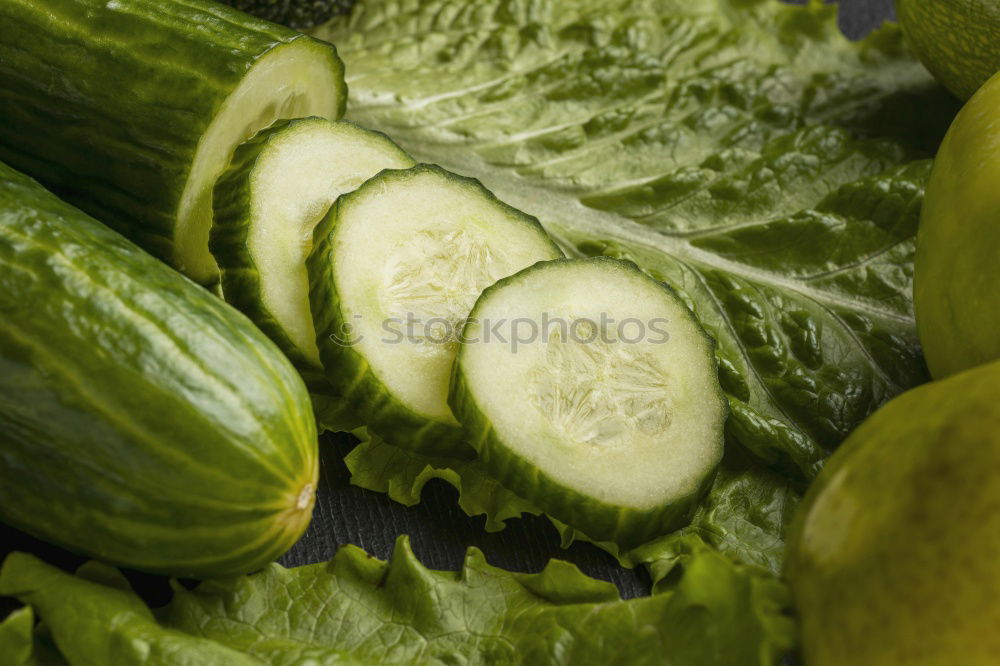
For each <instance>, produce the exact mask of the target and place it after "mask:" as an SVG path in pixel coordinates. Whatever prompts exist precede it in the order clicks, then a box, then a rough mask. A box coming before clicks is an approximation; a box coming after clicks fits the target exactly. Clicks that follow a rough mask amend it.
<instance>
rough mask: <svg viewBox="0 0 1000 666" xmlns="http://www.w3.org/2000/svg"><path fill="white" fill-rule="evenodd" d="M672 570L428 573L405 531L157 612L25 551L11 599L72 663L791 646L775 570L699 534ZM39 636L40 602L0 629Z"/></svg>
mask: <svg viewBox="0 0 1000 666" xmlns="http://www.w3.org/2000/svg"><path fill="white" fill-rule="evenodd" d="M671 571H672V573H671V576H670V578H671V580H670V583H669V585H666V586H664V588H663V591H662V592H661V593H659V594H654V595H652V596H649V597H643V598H639V599H631V600H628V601H622V600H621V599H620V598H619V597H618V593H617V590H616V589H615V587H614V586H613V585H612V584H610V583H605V582H602V581H597V580H594V579H592V578H588V577H587V576H585V575H583V574H582V573H580V571H579V570H577V569H576V568H575V567H574V566H573V565H570V564H568V563H566V562H561V561H558V560H553V561H551V562H550V563H549V564H548V566H547V567H546V568H545V569H544V570H543V571H542V572H541V573H537V574H521V573H511V572H507V571H503V570H501V569H497V568H495V567H492V566H490V565H489V564H487V563H486V561H485V559H484V557H483V555H482V553H481V552H479V551H478V550H476V549H470V550H469V552H468V554H467V556H466V559H465V565H464V567H463V569H462V570H461V571H460V572H441V571H431V570H429V569H426V568H425V567H424V566H423V565H422V564H420V562H419V561H418V560H417V559H416V557H415V556H414V555H413V552H412V551H411V550H410V547H409V544H408V542H407V540H406V538H405V537H401V538H400V540H399V541H398V542H397V544H396V549H395V553H394V555H393V557H392V558H391V560H390V561H389V562H382V561H380V560H377V559H374V558H372V557H370V556H368V555H367V554H366V553H365V552H364V551H362V550H361V549H359V548H357V547H354V546H345V547H344V548H342V549H341V550H340V551H339V552H338V553H337V555H336V556H335V558H334V559H333V560H332V561H330V562H329V563H322V564H314V565H308V566H303V567H298V568H295V569H285V568H283V567H281V566H280V565H278V564H272V565H270V566H268V567H267V568H265V569H264V570H263V571H261V572H259V573H257V574H253V575H250V576H242V577H237V578H231V579H225V580H217V581H207V582H204V583H202V584H200V585H199V586H198V587H197V588H195V589H194V590H188V589H187V588H185V587H183V586H181V585H179V584H175V586H174V587H175V591H174V598H173V599H172V601H171V602H170V604H169V605H168V606H166V607H165V608H162V609H159V610H158V611H157V612H156V614H155V615H154V614H153V612H152V611H150V610H149V609H148V608H147V607H146V606H145V605H144V604H143V603H142V601H141V600H140V599H139V598H138V597H137V596H136V595H135V594H134V593H132V591H131V590H129V589H128V586H127V583H125V582H124V579H123V578H122V577H121V576H120V575H119V574H117V572H116V571H115V570H114V569H110V568H108V567H105V566H103V565H95V564H93V563H90V564H88V565H85V568H84V569H82V570H81V571H80V572H78V573H77V575H75V576H74V575H71V574H68V573H65V572H62V571H60V570H58V569H55V568H53V567H51V566H49V565H47V564H45V563H43V562H42V561H40V560H38V559H37V558H35V557H33V556H31V555H26V554H23V553H14V554H12V555H10V556H9V557H8V559H7V561H6V562H5V563H4V566H3V569H2V571H0V594H14V595H16V596H17V597H19V598H20V599H21V600H22V601H24V602H26V603H29V604H31V605H32V606H33V607H34V608H35V609H36V610H37V611H38V613H39V614H40V615H41V617H42V618H43V620H44V621H45V623H46V625H45V626H46V627H48V628H49V629H50V630H51V633H52V635H53V636H54V638H55V644H56V645H58V647H59V649H60V650H61V651H62V652H63V654H65V655H67V656H69V657H70V661H71V662H72V663H73V664H121V665H122V666H128V665H130V664H167V663H170V664H216V663H218V664H227V666H228V665H229V664H293V663H295V664H300V663H315V664H382V665H385V666H391V665H392V664H454V663H463V664H515V663H519V664H539V665H542V664H573V665H574V666H586V665H587V664H600V665H602V666H604V665H605V664H619V663H620V664H630V665H631V664H685V665H691V666H693V665H698V666H708V665H712V664H718V665H719V666H740V665H742V664H747V665H757V664H774V663H777V661H778V660H779V659H780V658H781V657H782V656H783V655H784V654H785V653H786V652H787V651H788V650H789V649H790V647H791V645H792V634H793V631H792V624H791V620H790V619H789V618H788V617H787V615H786V614H785V609H786V608H787V603H788V597H787V590H786V589H785V587H784V586H783V585H782V584H781V583H780V582H779V581H778V580H777V579H776V578H774V577H773V576H771V575H770V574H767V573H765V572H763V571H761V570H759V569H756V568H754V567H748V566H744V565H739V564H736V563H735V562H734V561H733V560H732V559H730V558H728V557H726V556H725V555H722V554H720V553H718V552H717V551H715V550H713V549H711V548H709V547H707V546H705V545H704V544H703V543H701V541H700V540H698V539H690V540H689V543H687V544H684V545H680V544H679V547H678V549H677V552H676V557H675V561H674V562H673V563H672V566H671ZM26 618H27V619H26ZM8 635H14V636H16V638H15V639H14V641H13V642H10V639H8V638H7V636H8ZM30 637H31V610H25V611H21V612H20V614H19V615H18V616H16V617H13V618H12V619H8V620H7V621H6V622H5V623H4V624H2V625H0V648H2V647H5V646H11V645H12V646H14V647H15V648H17V649H18V650H20V651H19V652H17V653H16V654H28V653H27V652H26V651H25V648H23V647H21V646H23V645H24V644H25V641H30ZM5 641H6V642H5ZM29 644H30V643H29ZM29 649H30V648H29ZM12 654H13V653H12ZM20 663H25V664H32V663H35V662H31V661H22V662H20Z"/></svg>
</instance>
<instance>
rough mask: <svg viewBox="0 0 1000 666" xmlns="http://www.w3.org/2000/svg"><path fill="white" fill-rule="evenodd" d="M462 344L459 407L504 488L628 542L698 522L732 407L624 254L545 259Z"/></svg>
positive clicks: (685, 325) (709, 350)
mask: <svg viewBox="0 0 1000 666" xmlns="http://www.w3.org/2000/svg"><path fill="white" fill-rule="evenodd" d="M498 333H499V335H498ZM462 338H463V340H462V345H461V348H460V350H459V352H458V356H457V360H456V363H455V370H454V377H453V379H452V385H451V395H450V404H451V407H452V409H453V410H454V413H455V416H456V417H458V420H459V421H461V423H462V425H463V427H464V430H465V434H466V439H467V441H468V442H469V443H470V444H471V445H472V446H473V447H474V448H475V449H476V450H477V451H478V452H479V455H480V457H481V460H482V462H483V464H484V465H485V466H486V468H487V469H488V470H489V471H490V473H491V474H493V475H494V476H495V477H496V478H497V479H498V480H499V481H500V482H501V483H503V484H504V485H505V486H507V487H509V488H510V489H511V490H513V491H514V492H515V493H517V494H519V495H521V496H522V497H524V498H525V499H527V500H529V501H531V502H533V503H535V504H536V505H537V506H538V507H539V508H541V509H542V510H543V511H545V512H546V513H548V514H549V515H551V516H552V517H554V518H556V519H558V520H560V521H562V522H565V523H567V524H569V525H571V526H573V527H576V528H577V529H579V530H580V531H581V532H583V533H584V534H586V535H587V536H588V537H589V538H591V539H595V540H600V541H613V542H615V543H617V544H619V545H620V546H626V547H629V546H635V545H639V544H641V543H644V542H645V541H647V540H649V539H650V538H653V537H656V536H659V535H661V534H665V533H667V532H669V531H670V530H672V529H675V528H677V527H679V526H681V525H682V524H683V523H685V522H686V521H687V520H689V519H690V515H691V513H692V511H693V510H694V508H695V505H696V504H697V502H698V500H699V499H700V498H701V496H702V494H703V492H704V491H705V489H706V488H707V486H708V484H709V483H710V481H711V479H712V476H713V473H714V470H715V469H716V467H717V465H718V463H719V461H720V460H721V458H722V450H723V426H724V423H725V419H726V415H727V411H728V407H727V403H726V400H725V397H724V394H723V392H722V388H721V386H720V385H719V378H718V369H717V366H716V361H715V353H714V351H715V349H714V348H715V343H714V342H713V341H712V339H711V338H709V337H708V335H707V334H706V333H705V332H704V330H703V329H702V328H701V326H699V324H698V323H697V321H696V320H695V319H694V316H693V315H692V314H691V312H690V310H688V309H687V307H685V305H684V304H683V303H682V302H681V301H680V299H679V298H677V296H676V295H675V294H674V293H673V292H672V291H670V290H669V288H667V287H666V286H665V285H663V284H661V283H659V282H657V281H655V280H653V279H652V278H650V277H648V276H647V275H645V274H644V273H642V272H641V271H640V270H639V269H638V268H636V267H635V266H634V265H633V264H631V263H627V262H622V261H618V260H615V259H609V258H603V257H602V258H594V259H568V260H561V261H551V262H545V263H540V264H537V265H535V266H532V267H530V268H527V269H525V270H523V271H521V272H519V273H517V274H515V275H513V276H511V277H508V278H506V279H503V280H500V281H499V282H498V283H497V284H495V285H494V286H492V287H490V288H489V289H487V290H486V291H485V292H483V295H482V296H480V298H479V300H478V301H477V302H476V305H475V307H474V308H473V310H472V313H471V315H470V318H469V322H468V324H467V325H466V327H465V330H464V331H463V336H462Z"/></svg>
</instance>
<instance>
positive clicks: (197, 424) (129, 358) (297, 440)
mask: <svg viewBox="0 0 1000 666" xmlns="http://www.w3.org/2000/svg"><path fill="white" fill-rule="evenodd" d="M316 448H317V443H316V426H315V421H314V419H313V415H312V410H311V407H310V404H309V396H308V393H307V392H306V388H305V386H304V385H303V383H302V380H301V379H300V377H299V375H298V373H297V372H296V371H295V369H294V368H293V367H292V365H291V363H290V362H289V361H288V360H287V359H286V358H285V357H284V355H283V354H282V353H281V352H280V351H279V350H278V349H277V347H275V346H274V344H273V343H271V341H270V340H268V339H267V338H266V337H265V336H264V334H263V333H261V332H260V331H258V330H257V329H256V328H255V327H254V326H253V325H252V324H251V323H250V321H249V320H248V319H246V318H245V317H244V316H243V315H241V314H239V313H238V312H237V311H236V310H234V309H232V308H231V307H229V306H228V305H226V304H225V303H223V302H222V300H221V299H218V298H216V297H215V296H213V295H212V294H211V293H210V292H209V291H208V290H206V289H203V288H201V287H199V286H198V285H196V284H194V283H193V282H191V281H189V280H188V279H186V278H184V277H183V276H181V275H180V274H179V273H176V272H175V271H173V270H171V269H170V268H169V267H168V266H166V265H165V264H163V263H161V262H159V261H157V260H156V259H154V258H153V257H151V256H150V255H148V254H146V253H145V252H143V251H142V250H140V249H139V248H138V247H136V246H135V245H133V244H132V243H131V242H129V241H128V240H126V239H125V238H123V237H122V236H120V235H119V234H117V233H116V232H114V231H112V230H111V229H109V228H107V227H105V226H103V225H101V224H100V223H98V222H97V221H96V220H94V219H92V218H90V217H88V216H87V215H86V214H84V213H82V212H81V211H79V210H77V209H75V208H73V207H72V206H70V205H68V204H66V203H63V202H62V201H60V200H59V199H58V198H56V197H55V196H54V195H52V194H51V193H49V192H47V191H46V190H45V189H43V188H42V187H41V186H40V185H39V184H38V183H36V182H35V181H33V180H31V179H30V178H28V177H27V176H25V175H23V174H20V173H18V172H17V171H14V170H13V169H11V168H10V167H8V166H6V165H3V164H0V520H2V521H4V522H7V523H9V524H11V525H14V526H15V527H18V528H19V529H22V530H24V531H26V532H29V533H31V534H33V535H35V536H37V537H39V538H41V539H44V540H46V541H50V542H52V543H55V544H58V545H61V546H63V547H65V548H68V549H70V550H73V551H76V552H79V553H82V554H85V555H88V556H91V557H95V558H99V559H101V560H104V561H106V562H110V563H113V564H118V565H123V566H127V567H132V568H135V569H141V570H145V571H150V572H155V573H166V574H171V575H175V576H189V577H197V578H201V577H214V576H223V575H230V574H238V573H245V572H247V571H251V570H253V569H256V568H258V567H260V566H262V565H264V564H266V563H267V562H269V561H271V560H273V559H274V558H275V557H277V556H278V555H280V554H281V553H283V552H284V551H285V550H287V549H288V548H289V547H290V546H291V545H292V544H293V543H294V542H295V541H296V540H297V539H298V537H299V536H300V535H301V534H302V532H303V531H304V530H305V528H306V526H307V525H308V523H309V519H310V516H311V514H312V506H313V495H314V488H315V484H316V479H317V473H318V464H317V450H316Z"/></svg>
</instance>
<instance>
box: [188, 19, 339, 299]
mask: <svg viewBox="0 0 1000 666" xmlns="http://www.w3.org/2000/svg"><path fill="white" fill-rule="evenodd" d="M339 74H340V73H339V72H338V71H336V70H335V69H332V68H331V66H330V54H329V52H328V50H327V47H325V46H322V45H320V44H318V43H317V42H315V41H312V40H309V39H304V38H303V39H297V40H294V41H292V42H289V43H288V44H285V45H283V46H279V47H277V48H275V49H272V50H271V51H269V52H268V53H266V54H264V55H263V56H261V57H260V58H259V59H258V60H257V62H256V63H255V64H254V65H253V67H252V68H251V69H250V71H249V72H248V73H247V75H246V76H245V77H244V78H243V80H242V81H241V82H240V84H239V86H237V87H236V89H235V90H233V92H232V93H231V94H230V95H229V97H228V98H227V99H226V101H225V102H224V103H223V105H222V108H221V109H220V110H219V112H218V113H217V114H216V116H215V118H214V120H213V121H212V123H211V124H210V125H209V127H208V130H207V131H206V132H205V134H204V135H203V136H202V138H201V141H200V142H199V144H198V149H197V151H196V152H195V156H194V160H193V163H192V165H191V171H190V173H189V175H188V179H187V184H186V185H185V188H184V192H183V195H182V197H181V202H180V205H179V207H178V213H177V226H176V227H175V231H174V234H175V238H174V242H175V250H174V251H175V255H176V256H175V257H174V265H175V266H177V267H178V268H179V269H180V270H182V271H183V272H184V273H185V274H187V275H188V276H189V277H191V278H192V279H194V280H196V281H199V282H206V283H207V282H212V281H214V280H215V279H216V278H217V276H218V266H217V264H216V262H215V259H214V258H213V257H212V254H211V253H210V252H209V249H208V237H209V230H210V228H211V225H212V189H213V188H214V187H215V182H216V180H217V179H218V178H219V176H220V175H221V174H222V172H223V171H224V170H225V168H226V165H227V164H228V163H229V160H230V158H231V157H232V155H233V152H234V151H235V149H236V147H237V146H239V145H240V144H241V143H243V142H244V141H246V140H247V139H249V138H250V137H252V136H253V135H255V134H256V133H257V132H258V131H260V130H262V129H264V128H265V127H268V126H269V125H271V124H272V123H273V122H274V121H275V120H279V119H282V118H298V117H303V116H320V117H323V118H329V119H332V120H336V119H337V117H339V115H340V113H341V109H342V108H343V104H342V99H341V96H342V95H343V94H344V88H343V85H342V80H341V79H340V78H339Z"/></svg>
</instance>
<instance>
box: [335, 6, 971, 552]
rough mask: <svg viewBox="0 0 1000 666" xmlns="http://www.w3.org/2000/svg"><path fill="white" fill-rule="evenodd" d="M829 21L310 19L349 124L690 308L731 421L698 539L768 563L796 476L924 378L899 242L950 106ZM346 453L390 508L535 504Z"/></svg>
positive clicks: (412, 15) (634, 16)
mask: <svg viewBox="0 0 1000 666" xmlns="http://www.w3.org/2000/svg"><path fill="white" fill-rule="evenodd" d="M835 14H836V8H835V6H831V5H824V4H822V3H820V2H818V1H814V2H811V3H810V4H808V5H807V6H790V5H786V4H782V3H779V2H777V1H776V0H483V1H482V2H475V3H468V2H464V0H366V1H365V2H363V3H359V4H358V5H357V6H356V7H355V10H354V11H353V12H352V13H351V14H350V16H347V17H341V18H338V19H335V20H333V21H332V22H330V23H329V24H327V25H325V26H323V27H321V28H320V29H318V31H317V32H316V34H317V35H318V36H321V37H324V38H327V39H330V40H331V41H333V42H335V43H336V44H337V46H338V49H339V52H340V54H341V56H342V57H343V58H344V60H345V62H346V64H347V72H348V82H349V85H350V89H351V98H350V102H349V110H348V117H349V118H351V119H353V120H355V121H356V122H359V123H361V124H364V125H368V126H371V127H375V128H377V129H380V130H383V131H386V132H388V133H389V134H390V135H391V136H392V137H393V138H394V139H395V140H397V141H398V142H399V143H400V144H401V145H402V146H403V147H404V148H406V149H407V150H408V151H409V152H410V153H411V154H413V155H414V156H415V157H417V158H418V159H422V160H424V161H429V162H436V163H439V164H442V165H444V166H445V167H447V168H450V169H452V170H454V171H457V172H459V173H463V174H465V175H470V176H474V177H477V178H479V179H480V180H482V181H483V182H484V183H485V184H486V185H487V187H489V188H490V189H492V190H493V191H494V192H496V193H497V195H498V196H499V197H500V198H501V199H504V200H505V201H508V202H510V203H511V204H513V205H515V206H517V207H519V208H521V209H523V210H525V211H527V212H529V213H531V214H533V215H535V216H537V217H538V218H539V219H540V220H541V221H542V223H543V224H544V225H545V227H546V229H548V231H549V232H550V233H551V234H552V235H553V236H554V237H555V238H556V239H557V240H558V241H559V242H560V244H561V245H562V246H563V247H564V249H565V250H566V251H567V253H568V254H570V255H577V256H579V255H596V254H604V255H611V256H616V257H624V258H628V259H631V260H633V261H635V262H636V263H637V264H639V265H640V266H641V267H642V268H643V269H644V270H646V271H647V272H649V273H650V274H651V275H653V276H654V277H656V278H658V279H661V280H663V281H664V282H666V283H668V284H670V285H671V286H672V287H674V288H675V289H676V291H678V293H680V294H681V295H682V297H683V298H684V299H686V302H687V305H688V306H689V307H690V308H691V309H692V311H693V312H694V313H695V314H696V316H697V317H698V319H699V321H700V322H701V323H702V325H703V326H704V327H705V328H706V329H707V330H708V331H709V332H710V333H711V335H712V336H713V337H715V339H716V340H717V341H718V344H719V347H718V360H719V365H720V376H721V380H722V384H723V387H724V389H725V390H726V393H727V395H728V398H729V402H730V406H731V412H732V414H731V417H730V419H729V421H728V425H727V436H728V439H729V442H730V443H729V447H728V448H729V449H730V452H729V453H727V462H726V464H725V465H724V466H723V470H722V472H721V474H720V478H719V480H718V481H717V482H716V484H715V487H714V488H713V490H712V491H711V493H710V495H709V497H708V499H707V501H706V503H705V506H703V507H702V510H701V511H700V513H699V516H698V518H696V520H695V524H694V525H693V526H692V528H690V530H689V531H694V532H696V533H698V534H700V535H701V536H703V537H704V538H705V539H706V540H707V541H708V542H709V543H712V544H714V545H716V546H717V547H719V548H721V549H723V550H728V551H731V552H734V553H737V554H739V555H740V556H741V557H744V558H746V559H747V560H748V561H752V562H757V563H761V564H765V565H767V566H770V567H772V568H773V567H775V566H776V564H777V562H778V561H779V560H780V556H781V550H782V539H783V527H784V525H785V523H786V520H785V518H786V517H787V514H788V513H789V512H790V510H791V507H792V506H793V505H794V502H795V500H796V499H797V496H798V495H797V492H796V490H797V489H799V488H801V486H802V485H803V484H804V483H806V482H808V481H809V480H810V479H812V478H813V477H814V476H815V475H816V473H817V472H818V471H819V469H820V468H821V466H822V463H823V461H824V460H825V458H826V457H827V456H828V455H829V453H830V452H831V451H832V449H833V448H835V447H836V446H837V445H838V444H839V443H840V442H841V441H842V440H843V439H844V438H845V437H846V435H847V434H848V433H849V432H850V431H851V430H852V429H853V428H854V427H855V426H856V425H857V424H858V423H859V422H860V421H862V420H863V419H864V418H865V417H866V416H868V415H869V414H871V413H872V412H873V411H874V410H875V409H876V408H878V407H879V406H880V405H881V404H883V403H884V402H886V401H887V400H888V399H889V398H891V397H892V396H894V395H896V394H898V393H900V392H901V391H903V390H905V389H907V388H909V387H911V386H914V385H915V384H918V383H920V382H922V381H924V380H925V379H926V369H925V367H924V364H923V361H922V358H921V353H920V349H919V346H918V342H917V336H916V331H915V327H914V321H913V307H912V302H911V283H912V275H913V251H914V234H915V231H916V226H917V221H918V216H919V210H920V205H921V201H922V196H923V186H924V182H925V180H926V178H927V176H928V172H929V169H930V160H929V159H927V158H928V157H929V156H930V154H931V153H932V152H933V150H934V148H935V147H936V145H937V141H938V139H939V137H940V135H941V134H942V133H943V131H944V130H945V129H946V127H947V125H948V122H949V120H950V118H951V116H952V115H953V113H954V110H955V109H954V107H953V102H952V101H951V100H950V98H949V97H948V95H947V93H945V92H944V91H943V90H942V89H940V88H939V87H938V86H937V85H935V84H934V82H933V81H932V79H931V78H930V76H929V75H928V74H927V73H926V72H925V70H924V69H923V68H922V67H921V66H920V64H919V63H918V62H917V61H916V60H915V59H914V58H913V57H912V56H911V55H910V54H909V53H908V52H907V50H906V48H905V47H904V45H903V42H902V39H901V35H900V33H899V30H898V28H897V27H896V26H894V25H887V26H883V27H882V28H881V29H880V30H878V31H876V32H875V33H874V34H872V35H871V36H869V37H868V38H867V39H865V40H864V41H861V42H856V43H852V42H849V41H848V40H846V39H845V38H844V37H843V36H842V35H841V34H840V32H839V31H838V29H837V27H836V20H835V19H836V16H835ZM915 109H919V112H915ZM748 454H749V455H748ZM348 464H349V466H350V468H351V470H352V474H353V477H352V481H353V482H354V483H356V484H358V485H361V486H363V487H366V488H370V489H374V490H380V491H383V492H388V493H389V494H390V495H392V497H394V498H395V499H397V500H399V501H401V502H403V503H406V504H412V503H414V502H416V501H418V500H419V495H420V489H421V488H422V486H423V484H424V483H425V482H426V481H427V480H429V479H430V478H442V479H444V480H445V481H447V482H449V483H451V484H452V485H455V486H456V487H458V488H459V490H460V493H461V500H460V501H461V503H462V507H463V508H464V509H465V510H466V511H467V512H470V513H485V514H486V516H487V526H488V528H498V527H500V526H502V523H503V521H504V520H505V519H506V518H509V517H512V516H516V515H519V514H520V513H522V512H525V511H529V512H535V509H534V508H533V507H531V506H530V505H528V504H527V503H526V502H524V501H523V500H522V499H520V498H516V497H514V496H512V495H511V494H510V493H509V492H507V491H505V490H504V489H501V488H499V487H498V486H497V484H496V483H495V482H493V481H491V480H490V479H489V478H488V477H487V476H486V475H484V474H483V473H482V472H481V471H480V470H479V469H478V468H477V467H476V465H475V463H474V462H472V463H469V462H463V461H454V460H446V459H429V458H425V457H422V456H418V455H415V454H411V453H408V452H406V451H402V450H400V449H397V448H395V447H393V446H391V444H390V443H385V442H381V441H378V440H371V441H365V442H364V443H363V444H362V445H361V446H360V447H359V448H358V449H356V450H355V451H354V452H353V453H352V454H351V456H350V458H349V459H348ZM769 470H775V471H777V472H778V474H775V473H774V472H772V471H769ZM563 533H564V537H567V539H568V538H571V537H572V536H574V533H573V532H572V530H570V529H569V528H564V529H563ZM575 536H579V535H575ZM604 545H605V546H606V547H608V549H609V550H612V551H614V550H615V548H614V545H613V544H604ZM662 545H663V544H661V546H662ZM655 550H656V549H653V550H649V549H645V550H644V552H642V553H632V554H621V553H617V554H618V555H619V557H620V558H621V559H622V561H623V562H624V563H626V564H630V563H635V562H636V561H651V560H656V559H658V558H659V555H657V554H656V553H655V552H654V551H655ZM660 550H664V552H669V550H670V549H669V548H661V549H660Z"/></svg>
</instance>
